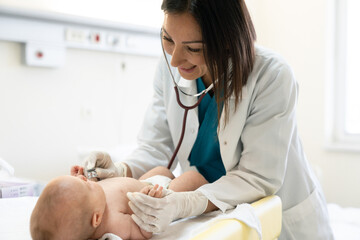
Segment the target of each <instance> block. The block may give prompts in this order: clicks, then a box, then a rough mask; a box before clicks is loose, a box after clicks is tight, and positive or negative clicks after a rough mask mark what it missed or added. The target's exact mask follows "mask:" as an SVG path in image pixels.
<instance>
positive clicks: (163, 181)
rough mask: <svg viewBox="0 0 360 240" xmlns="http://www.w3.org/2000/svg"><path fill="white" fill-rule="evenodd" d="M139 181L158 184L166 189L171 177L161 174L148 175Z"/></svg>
mask: <svg viewBox="0 0 360 240" xmlns="http://www.w3.org/2000/svg"><path fill="white" fill-rule="evenodd" d="M140 181H141V182H144V183H148V184H150V185H153V186H154V185H155V184H158V185H159V186H162V187H163V188H165V189H167V188H168V187H169V184H170V182H171V178H168V177H165V176H161V175H156V176H152V177H149V178H147V179H145V180H140Z"/></svg>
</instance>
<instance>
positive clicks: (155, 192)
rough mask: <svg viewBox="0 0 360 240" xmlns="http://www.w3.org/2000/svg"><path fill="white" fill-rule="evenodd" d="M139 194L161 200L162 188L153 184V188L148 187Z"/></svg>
mask: <svg viewBox="0 0 360 240" xmlns="http://www.w3.org/2000/svg"><path fill="white" fill-rule="evenodd" d="M140 192H141V193H143V194H146V195H148V196H150V197H155V198H161V197H163V195H162V193H163V187H162V186H159V184H155V186H151V185H148V186H146V187H144V188H143V189H141V190H140Z"/></svg>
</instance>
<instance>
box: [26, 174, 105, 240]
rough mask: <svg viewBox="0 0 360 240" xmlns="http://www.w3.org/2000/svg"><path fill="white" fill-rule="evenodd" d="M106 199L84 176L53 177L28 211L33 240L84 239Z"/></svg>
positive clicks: (92, 231) (94, 223)
mask: <svg viewBox="0 0 360 240" xmlns="http://www.w3.org/2000/svg"><path fill="white" fill-rule="evenodd" d="M105 206H106V199H105V193H104V191H103V189H102V187H101V186H100V185H99V184H98V183H96V182H92V181H88V180H87V179H86V178H85V177H84V176H77V177H74V176H61V177H58V178H55V179H53V180H52V181H51V182H49V184H47V186H46V187H45V189H44V191H43V192H42V194H41V195H40V197H39V199H38V201H37V203H36V205H35V208H34V210H33V212H32V214H31V219H30V232H31V236H32V238H33V239H34V240H42V239H48V240H50V239H53V240H62V239H64V240H65V239H66V240H70V239H76V240H81V239H88V238H90V237H91V236H92V235H93V234H94V232H95V230H96V228H97V227H98V226H99V225H100V223H101V220H102V216H103V213H104V211H105Z"/></svg>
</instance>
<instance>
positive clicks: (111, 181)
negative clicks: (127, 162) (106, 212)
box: [99, 177, 147, 214]
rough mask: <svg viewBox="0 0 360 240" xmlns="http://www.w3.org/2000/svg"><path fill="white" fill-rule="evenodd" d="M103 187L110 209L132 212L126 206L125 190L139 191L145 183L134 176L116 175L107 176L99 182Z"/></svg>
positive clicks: (127, 200)
mask: <svg viewBox="0 0 360 240" xmlns="http://www.w3.org/2000/svg"><path fill="white" fill-rule="evenodd" d="M99 184H100V186H101V187H102V188H103V189H104V192H105V196H106V202H107V204H108V207H109V208H110V209H112V210H115V209H118V211H121V212H123V213H128V214H132V211H131V209H130V208H129V206H128V202H129V199H128V198H127V196H126V193H127V192H139V191H140V190H141V189H142V188H143V187H145V186H146V185H147V184H146V183H143V182H140V181H139V180H137V179H134V178H128V177H116V178H108V179H104V180H102V181H100V182H99Z"/></svg>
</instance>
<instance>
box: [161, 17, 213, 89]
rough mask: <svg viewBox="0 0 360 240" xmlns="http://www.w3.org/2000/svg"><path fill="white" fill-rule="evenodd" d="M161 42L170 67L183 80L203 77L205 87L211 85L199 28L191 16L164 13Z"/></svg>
mask: <svg viewBox="0 0 360 240" xmlns="http://www.w3.org/2000/svg"><path fill="white" fill-rule="evenodd" d="M162 42H163V45H164V49H165V51H166V52H167V53H168V54H170V55H171V56H172V58H171V62H170V63H171V65H172V66H173V67H177V68H178V70H179V73H180V75H181V76H182V77H183V78H184V79H187V80H194V79H197V78H199V77H203V81H204V83H205V85H210V84H211V80H210V78H209V72H208V69H207V66H206V64H205V58H204V51H203V47H204V46H203V42H202V35H201V30H200V26H199V24H198V23H197V22H196V20H195V18H194V17H193V16H191V15H190V14H189V13H183V14H170V13H165V17H164V24H163V31H162Z"/></svg>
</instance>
